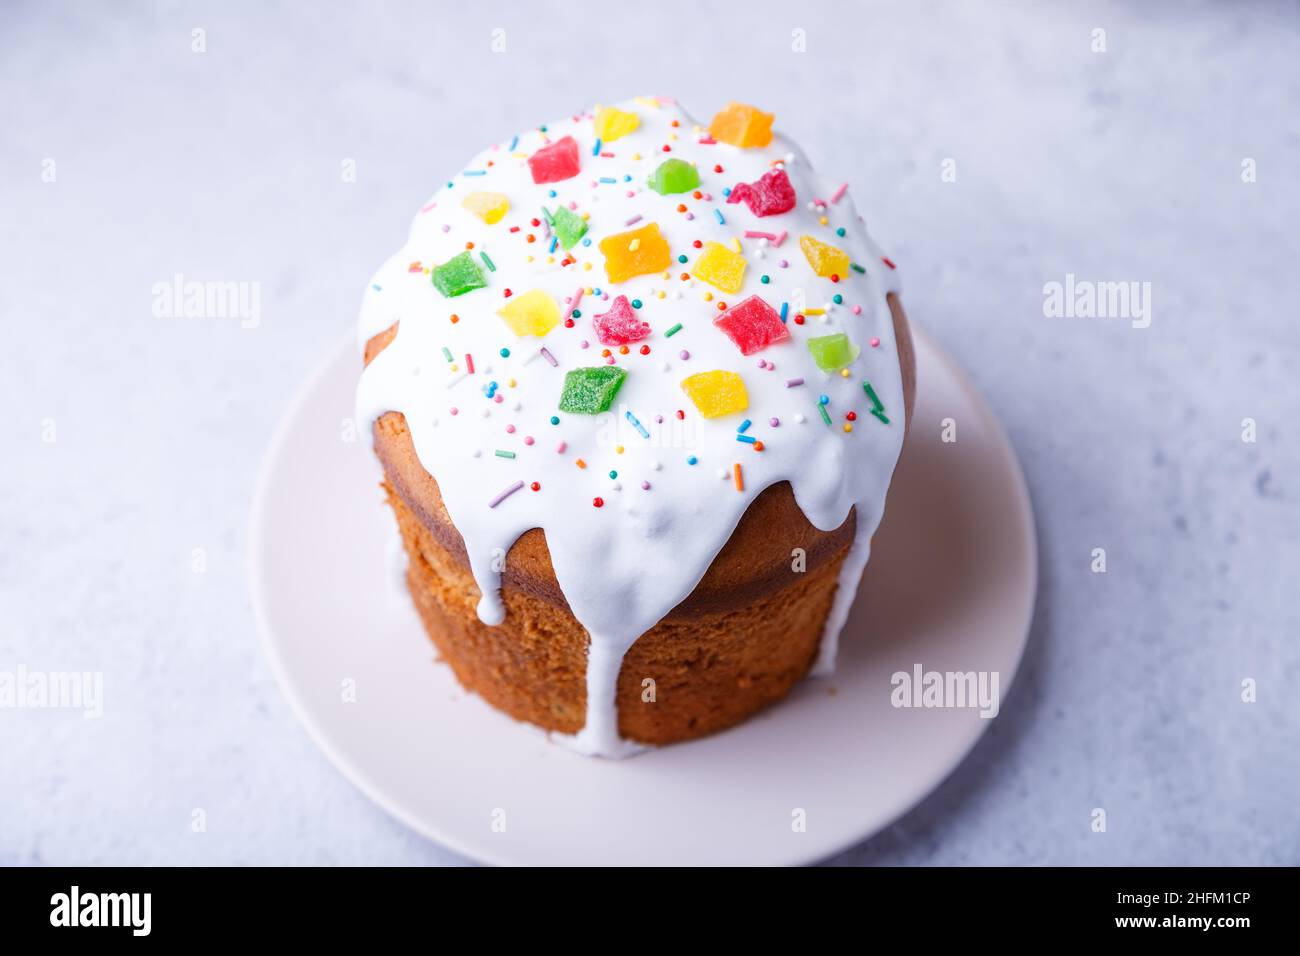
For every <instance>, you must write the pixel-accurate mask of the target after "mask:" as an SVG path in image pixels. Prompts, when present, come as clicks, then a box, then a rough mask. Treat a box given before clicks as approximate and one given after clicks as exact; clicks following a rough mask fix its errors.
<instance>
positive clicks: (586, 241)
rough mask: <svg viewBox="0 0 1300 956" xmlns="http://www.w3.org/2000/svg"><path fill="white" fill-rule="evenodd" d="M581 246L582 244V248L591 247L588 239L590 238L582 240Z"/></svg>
mask: <svg viewBox="0 0 1300 956" xmlns="http://www.w3.org/2000/svg"><path fill="white" fill-rule="evenodd" d="M582 244H583V245H584V246H589V245H591V239H590V238H587V239H584V240H582Z"/></svg>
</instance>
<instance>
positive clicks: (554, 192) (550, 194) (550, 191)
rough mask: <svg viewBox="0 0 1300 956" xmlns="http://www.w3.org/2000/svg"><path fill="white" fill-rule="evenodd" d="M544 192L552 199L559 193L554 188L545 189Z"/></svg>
mask: <svg viewBox="0 0 1300 956" xmlns="http://www.w3.org/2000/svg"><path fill="white" fill-rule="evenodd" d="M546 194H547V195H548V196H550V197H551V198H552V199H554V198H555V197H556V196H558V195H559V193H557V192H556V191H555V190H554V189H548V190H546Z"/></svg>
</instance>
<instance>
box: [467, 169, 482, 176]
mask: <svg viewBox="0 0 1300 956" xmlns="http://www.w3.org/2000/svg"><path fill="white" fill-rule="evenodd" d="M461 175H462V176H486V175H487V170H486V169H467V170H465V171H464V172H463V173H461Z"/></svg>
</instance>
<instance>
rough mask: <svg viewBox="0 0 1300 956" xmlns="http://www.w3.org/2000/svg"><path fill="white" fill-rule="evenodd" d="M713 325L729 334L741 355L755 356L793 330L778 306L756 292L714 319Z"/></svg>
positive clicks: (782, 339) (787, 335)
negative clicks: (788, 326)
mask: <svg viewBox="0 0 1300 956" xmlns="http://www.w3.org/2000/svg"><path fill="white" fill-rule="evenodd" d="M713 324H714V325H716V326H717V327H718V328H720V329H722V331H723V332H726V333H727V337H728V338H729V339H731V341H733V342H735V343H736V348H738V349H740V354H741V355H753V354H754V353H755V352H761V351H762V350H763V349H765V348H767V347H768V346H769V345H772V344H773V343H775V342H784V341H785V340H786V339H788V338H789V337H790V330H789V329H787V328H786V327H785V323H784V322H782V321H781V316H780V315H778V314H777V311H776V309H774V308H772V307H771V306H770V305H768V304H767V303H766V302H764V301H763V300H762V299H761V298H760V297H759V296H756V295H751V296H750V297H749V298H748V299H746V300H745V301H744V302H741V303H739V304H737V305H733V306H732V307H731V308H729V309H728V310H727V311H726V312H723V313H722V314H721V315H720V316H718V317H717V318H716V319H714V320H713Z"/></svg>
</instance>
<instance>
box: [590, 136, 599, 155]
mask: <svg viewBox="0 0 1300 956" xmlns="http://www.w3.org/2000/svg"><path fill="white" fill-rule="evenodd" d="M591 155H593V156H599V155H600V139H599V138H597V140H596V145H595V146H593V147H591Z"/></svg>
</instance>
